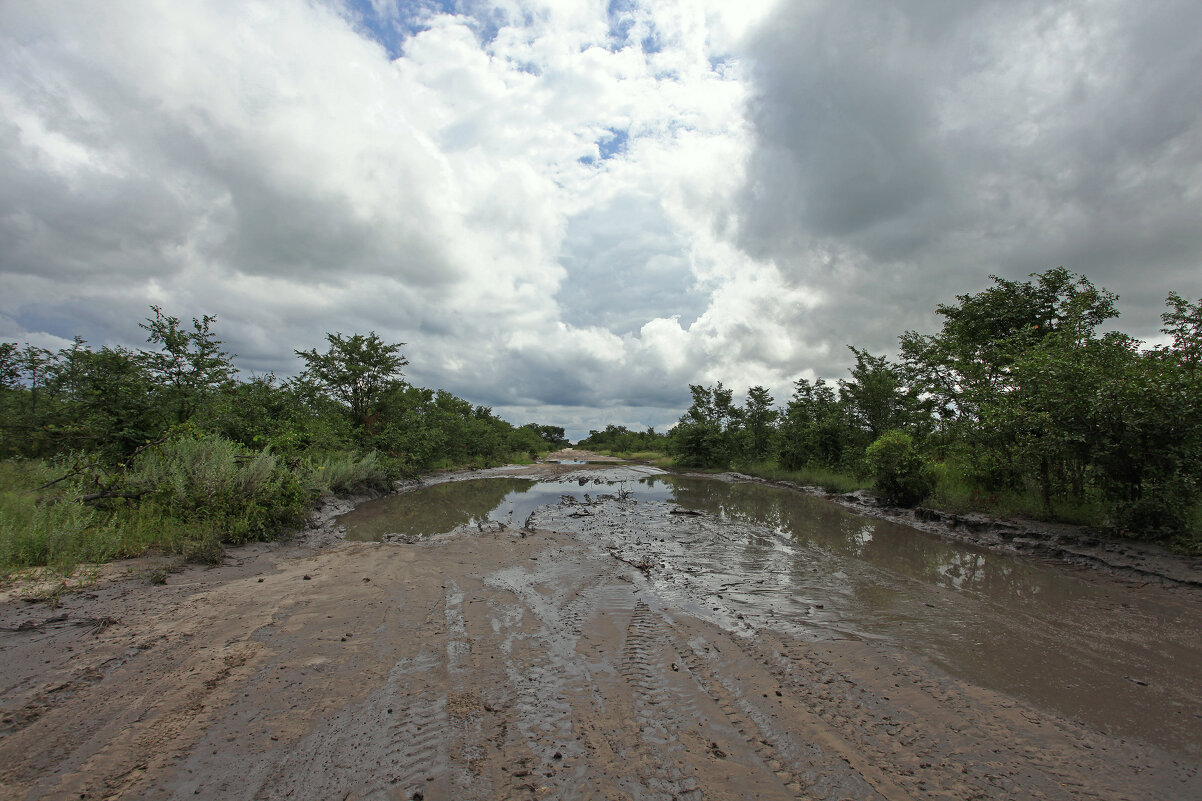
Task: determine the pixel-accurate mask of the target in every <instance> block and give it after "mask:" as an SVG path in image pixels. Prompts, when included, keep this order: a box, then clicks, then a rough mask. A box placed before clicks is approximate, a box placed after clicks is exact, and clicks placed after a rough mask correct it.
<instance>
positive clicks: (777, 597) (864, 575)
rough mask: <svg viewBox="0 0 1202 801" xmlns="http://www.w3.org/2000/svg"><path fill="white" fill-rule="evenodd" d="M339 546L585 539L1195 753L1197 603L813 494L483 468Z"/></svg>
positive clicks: (622, 472) (707, 592)
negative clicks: (396, 539)
mask: <svg viewBox="0 0 1202 801" xmlns="http://www.w3.org/2000/svg"><path fill="white" fill-rule="evenodd" d="M342 522H343V523H344V524H345V525H346V526H347V531H348V538H349V539H361V540H369V539H370V540H378V539H381V538H382V537H384V536H385V535H388V534H401V535H408V536H424V535H432V534H438V533H442V532H448V531H452V530H455V529H458V528H462V527H467V528H484V527H486V526H487V527H490V528H492V529H493V530H496V529H497V528H501V527H507V528H509V529H511V530H513V531H515V532H516V531H517V530H519V529H521V528H522V527H523V525H524V524H526V523H530V524H531V525H534V526H537V527H540V528H549V529H557V530H572V531H578V532H580V533H581V534H583V535H585V542H586V543H589V544H590V545H595V546H597V547H603V548H606V549H608V550H610V551H611V552H612V553H613V554H614V555H615V556H617V557H618V558H620V559H623V560H624V561H627V562H628V563H630V564H632V565H636V566H640V567H642V568H644V572H645V574H646V575H647V577H648V581H649V583H650V585H651V587H652V588H653V589H654V591H655V592H656V593H657V594H658V595H660V596H661V597H662V598H663V599H664V600H665V602H668V603H671V604H673V605H676V606H678V607H680V608H683V609H686V610H688V611H690V612H692V613H694V614H697V615H699V616H703V617H707V618H709V619H712V620H714V621H715V622H717V623H719V624H720V625H724V626H726V627H728V628H731V629H734V630H738V631H743V632H745V633H751V632H753V631H754V630H755V629H758V628H764V627H767V628H774V629H779V630H784V631H788V632H790V633H793V634H799V635H801V636H806V637H810V638H827V639H837V638H845V637H853V638H873V639H885V640H888V641H890V642H893V643H895V644H897V645H899V646H900V647H903V648H905V649H907V650H911V651H913V652H916V653H919V654H921V655H923V656H925V657H926V658H929V659H931V660H933V661H935V662H937V663H939V664H941V665H942V666H943V667H944V668H945V669H947V670H948V671H950V672H951V673H953V674H955V675H959V676H962V677H964V678H966V679H968V680H970V681H972V682H975V683H977V684H980V685H983V686H986V687H991V688H994V689H997V690H1000V691H1003V692H1006V693H1010V694H1013V695H1016V696H1018V697H1021V698H1024V699H1026V700H1028V701H1031V702H1034V703H1036V704H1038V705H1041V706H1045V707H1051V708H1053V709H1055V710H1057V711H1059V712H1060V713H1062V714H1065V715H1068V716H1069V717H1073V718H1077V719H1079V720H1082V721H1084V722H1087V723H1089V724H1091V725H1094V726H1096V727H1098V728H1101V729H1102V730H1105V731H1108V732H1110V733H1112V734H1117V735H1119V736H1133V737H1139V738H1141V739H1144V740H1147V741H1149V742H1153V743H1156V744H1157V745H1160V746H1162V747H1165V748H1167V749H1169V750H1171V751H1174V752H1177V753H1188V754H1191V755H1198V754H1202V696H1200V692H1202V690H1200V688H1199V686H1198V681H1197V679H1198V677H1199V676H1200V675H1202V638H1200V637H1199V634H1200V633H1202V608H1200V607H1199V605H1198V602H1197V600H1196V596H1195V595H1193V594H1190V593H1181V592H1174V591H1173V590H1171V589H1166V588H1162V587H1160V586H1155V585H1153V586H1147V587H1142V588H1141V587H1136V586H1134V585H1131V584H1128V583H1124V582H1119V581H1115V580H1113V579H1111V578H1109V577H1107V576H1104V575H1100V574H1096V573H1091V572H1078V571H1070V570H1064V569H1059V568H1057V567H1055V566H1051V565H1046V564H1043V563H1038V562H1031V561H1027V560H1023V559H1020V558H1018V557H1014V556H1011V555H1008V554H1004V553H997V552H993V551H989V550H985V549H981V548H976V547H973V546H969V545H962V544H958V543H955V542H952V541H948V540H944V539H942V538H939V537H936V536H933V535H928V534H925V533H923V532H920V531H917V530H915V529H911V528H908V527H905V526H899V525H895V524H891V523H888V522H884V521H879V520H873V519H869V518H864V517H860V516H858V515H854V514H851V513H849V512H847V511H845V510H844V509H842V508H840V507H838V506H835V505H833V504H830V503H828V502H826V501H824V500H822V499H820V498H815V497H811V496H808V495H804V494H801V493H798V492H794V491H790V490H785V489H780V488H776V487H770V486H765V485H761V484H754V483H728V482H724V481H721V480H717V479H709V478H697V477H684V476H672V475H667V474H663V473H662V472H660V471H656V470H654V469H651V468H643V469H637V470H636V469H631V468H605V469H591V468H590V469H582V470H577V471H574V472H572V473H569V474H567V475H566V476H563V477H561V478H560V479H559V480H555V481H536V480H531V479H522V478H512V477H509V478H477V479H471V480H464V481H454V482H450V483H445V484H439V485H434V486H429V487H424V488H421V489H418V490H414V491H411V492H407V493H404V494H401V495H396V496H390V497H388V498H382V499H379V500H377V501H373V502H370V503H367V504H363V505H362V506H360V507H359V508H358V509H356V510H355V511H354V512H351V513H350V514H348V515H346V516H344V517H343V518H342Z"/></svg>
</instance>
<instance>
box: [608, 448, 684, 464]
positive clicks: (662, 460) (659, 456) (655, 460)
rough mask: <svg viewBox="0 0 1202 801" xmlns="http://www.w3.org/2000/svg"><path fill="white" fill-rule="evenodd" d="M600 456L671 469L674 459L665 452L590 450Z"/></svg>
mask: <svg viewBox="0 0 1202 801" xmlns="http://www.w3.org/2000/svg"><path fill="white" fill-rule="evenodd" d="M588 450H590V451H592V452H593V453H595V454H597V455H598V456H612V457H614V458H615V459H629V460H631V461H636V462H650V463H651V464H654V465H658V466H660V467H670V466H671V465H672V457H671V456H669V455H668V454H666V453H664V452H663V451H615V450H610V449H608V448H589V449H588Z"/></svg>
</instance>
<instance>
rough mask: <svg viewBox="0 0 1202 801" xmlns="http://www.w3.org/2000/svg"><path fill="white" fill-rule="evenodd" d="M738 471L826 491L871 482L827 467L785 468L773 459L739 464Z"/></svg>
mask: <svg viewBox="0 0 1202 801" xmlns="http://www.w3.org/2000/svg"><path fill="white" fill-rule="evenodd" d="M738 469H739V472H742V473H747V474H748V475H751V476H757V477H759V478H766V479H768V480H770V481H792V482H793V483H795V484H801V485H804V486H812V487H822V488H823V489H824V490H827V491H828V492H854V491H855V490H860V489H867V488H868V487H870V486H871V484H870V483H869V482H867V481H864V480H862V479H859V478H857V477H856V476H853V475H851V474H848V473H841V472H839V471H837V470H832V469H830V468H827V467H803V468H800V469H797V470H787V469H785V468H783V467H781V466H780V465H779V464H778V463H777V462H775V461H762V462H751V463H749V464H743V465H739V467H738Z"/></svg>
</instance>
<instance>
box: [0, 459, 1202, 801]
mask: <svg viewBox="0 0 1202 801" xmlns="http://www.w3.org/2000/svg"><path fill="white" fill-rule="evenodd" d="M483 478H489V479H498V478H500V479H506V480H508V481H510V482H513V481H515V480H521V481H522V482H524V483H522V484H515V483H510V484H501V485H497V486H493V487H490V486H489V485H488V484H487V483H486V482H484V483H480V484H478V485H476V486H469V485H468V484H467V483H466V482H480V480H481V479H483ZM442 481H443V482H444V483H443V484H441V485H439V486H435V487H431V488H425V489H419V490H415V491H411V492H410V493H407V494H408V495H410V496H411V497H410V501H409V503H410V504H411V505H415V506H416V507H417V508H420V507H421V505H422V504H421V502H420V500H414V499H419V498H420V494H421V493H428V492H430V491H431V490H434V491H440V492H442V493H444V495H443V496H442V497H441V500H439V501H438V502H437V503H432V504H428V505H429V506H438V507H442V512H440V513H444V514H445V516H444V517H441V518H440V517H437V516H435V517H433V518H432V519H430V520H429V521H428V522H425V523H422V524H421V525H418V526H416V527H413V528H410V529H408V530H407V531H406V532H400V531H392V530H390V529H392V528H396V526H390V525H387V524H385V523H382V522H380V521H382V520H385V519H387V518H388V517H389V516H390V515H392V513H391V512H388V513H386V512H380V511H378V510H373V508H372V507H373V504H375V505H379V506H385V505H387V504H390V503H396V502H397V499H394V498H386V499H380V500H378V501H372V502H368V503H365V504H362V505H360V506H359V507H358V509H357V510H356V512H355V515H356V516H358V517H362V518H365V519H369V520H370V519H372V517H373V515H374V519H375V520H376V521H377V523H379V525H377V527H376V531H375V534H369V535H368V536H374V535H376V534H378V536H379V537H380V538H381V539H383V538H386V537H389V535H394V534H395V535H398V536H399V535H401V534H404V535H405V536H406V537H407V538H410V539H413V540H414V542H412V543H411V544H402V543H397V542H351V543H339V544H336V545H334V546H332V547H331V546H327V545H326V544H327V543H330V542H332V541H334V540H336V539H339V538H340V536H341V530H340V529H339V527H338V526H339V522H337V521H335V520H334V519H333V517H334V515H335V514H336V513H340V512H344V511H346V510H345V508H344V507H335V508H330V509H327V510H325V512H324V513H323V514H321V515H319V516H318V517H317V518H315V520H314V524H315V525H314V527H313V529H311V530H310V531H309V532H308V533H307V534H306V535H305V536H304V537H303V538H301V539H300V540H298V541H296V542H293V543H290V544H282V545H273V546H253V547H248V548H245V549H240V550H238V551H236V552H231V554H230V556H229V558H227V561H226V563H225V564H223V565H222V566H220V567H218V568H215V569H212V570H203V569H200V568H189V569H188V570H185V571H184V572H181V573H178V574H172V575H170V576H169V577H168V579H167V584H166V585H161V586H152V585H147V584H146V583H145V582H142V581H138V580H136V579H132V578H131V579H128V580H123V581H106V582H98V583H97V584H95V585H93V587H91V588H89V589H85V590H83V591H81V592H75V593H71V594H68V595H65V596H63V597H62V598H61V599H60V600H61V605H60V606H58V607H57V608H50V607H49V605H48V604H46V603H33V604H31V603H25V602H22V601H18V600H10V601H8V602H5V603H3V604H0V626H4V629H3V630H0V649H2V650H0V659H2V661H3V664H4V672H3V687H2V688H0V704H2V706H3V718H2V720H0V797H2V798H120V797H127V798H183V797H189V798H196V797H204V798H247V799H253V798H261V799H272V798H297V799H309V798H312V799H328V798H339V799H345V798H357V799H368V798H373V799H374V798H379V799H385V798H389V799H414V798H422V799H436V798H445V799H505V798H515V799H516V798H523V799H524V798H556V799H559V798H565V799H567V798H582V799H592V798H596V799H677V798H680V799H703V798H709V799H736V798H738V799H742V798H764V799H783V798H817V799H832V800H833V799H843V798H852V799H925V798H948V799H974V798H976V799H979V798H1001V797H1022V798H1053V799H1062V798H1063V799H1068V798H1082V797H1084V798H1106V799H1111V798H1114V799H1124V798H1130V799H1143V798H1161V799H1192V798H1197V797H1202V780H1200V778H1199V776H1198V767H1199V763H1200V762H1202V737H1200V736H1199V733H1198V732H1199V729H1200V728H1202V703H1200V700H1199V689H1198V687H1197V686H1196V685H1197V682H1196V677H1197V676H1198V675H1199V674H1200V671H1199V668H1200V667H1202V660H1200V659H1199V650H1198V649H1199V644H1198V642H1199V637H1198V633H1199V628H1200V625H1199V621H1202V616H1200V615H1199V612H1200V611H1202V599H1200V598H1199V595H1198V593H1197V591H1196V589H1195V588H1192V587H1189V586H1181V585H1178V586H1160V585H1156V586H1147V587H1139V586H1137V585H1135V584H1133V583H1132V582H1130V581H1123V580H1117V579H1115V578H1113V577H1111V576H1109V575H1107V574H1105V573H1100V572H1098V571H1091V572H1086V571H1073V570H1068V571H1066V570H1064V569H1061V568H1057V567H1054V566H1049V565H1046V564H1041V563H1033V562H1030V561H1029V560H1023V559H1021V558H1018V557H1015V556H1011V555H1008V554H1002V553H998V552H997V551H990V550H986V549H974V548H973V547H971V546H960V545H957V544H954V543H948V542H947V541H945V540H942V539H939V538H935V537H930V536H926V535H923V534H919V533H917V532H915V531H914V530H913V529H906V528H903V527H900V526H897V525H895V524H892V523H890V522H888V521H882V520H873V519H868V518H864V517H859V516H853V515H850V514H848V513H846V512H845V511H843V510H840V509H838V508H836V507H833V506H831V505H829V504H824V503H823V502H822V501H820V500H818V499H813V498H806V496H804V495H800V494H798V493H789V492H787V491H784V490H778V489H772V488H767V487H762V486H757V485H752V484H729V483H726V484H724V483H722V482H716V481H713V480H689V479H676V480H674V481H669V480H668V478H667V477H665V476H663V475H662V474H660V473H659V471H656V470H654V469H653V468H629V467H616V466H599V467H598V466H587V467H582V466H573V465H547V466H539V467H534V468H528V469H525V470H507V471H487V472H485V473H483V474H481V473H476V474H472V475H470V476H454V477H445V478H444V479H442ZM596 481H601V483H600V484H597V483H594V482H596ZM609 482H613V483H609ZM453 484H460V485H461V486H459V487H457V488H453ZM541 485H555V488H557V489H562V490H563V491H562V492H559V493H556V494H555V495H554V496H550V495H549V493H550V491H551V490H550V489H547V490H546V493H545V494H546V495H547V497H548V499H549V500H550V503H549V504H548V505H542V504H539V505H538V506H536V507H533V508H532V511H531V512H530V513H527V514H525V515H523V513H525V511H526V508H527V507H526V506H523V505H522V504H523V503H525V501H522V500H520V498H522V497H523V496H526V497H527V499H529V497H530V493H531V492H533V491H535V490H536V489H537V488H538V487H540V486H541ZM443 486H446V487H447V489H443ZM523 488H524V490H525V491H524V492H522V491H519V490H522V489H523ZM453 489H459V490H464V489H467V490H469V492H468V493H467V494H469V495H472V496H473V498H474V499H473V500H472V502H471V504H470V506H471V508H470V509H469V510H468V511H467V512H466V513H465V512H463V509H462V507H460V508H459V509H458V510H457V511H455V510H449V509H447V508H446V507H449V506H455V505H456V504H455V503H452V502H451V499H452V498H453V497H454V495H455V493H454V491H453ZM502 490H503V491H502ZM511 493H514V494H513V495H512V497H510V494H511ZM535 494H536V495H537V494H538V493H537V492H536V493H535ZM586 495H587V497H585V496H586ZM399 497H401V498H403V497H405V496H404V495H402V496H399ZM507 498H508V501H507V500H506V499H507ZM798 499H804V501H802V500H798ZM490 504H491V508H488V509H485V508H484V507H485V506H489V505H490ZM811 504H815V505H811ZM411 511H412V510H411ZM341 519H342V520H347V521H348V527H350V528H354V527H355V519H354V518H350V519H348V518H347V517H343V518H341ZM448 524H451V525H450V530H449V533H442V534H437V535H435V536H430V537H425V536H423V535H425V534H427V533H428V532H427V531H426V529H427V528H429V529H434V528H445V527H446V526H447V525H448ZM394 539H395V538H394ZM64 615H65V616H66V617H65V618H63V617H62V616H64ZM52 618H60V619H59V620H57V621H54V622H51V619H52ZM84 618H87V619H88V620H91V621H96V620H106V621H108V623H107V624H106V625H105V626H103V627H100V626H96V625H67V623H68V622H69V621H72V620H81V619H84Z"/></svg>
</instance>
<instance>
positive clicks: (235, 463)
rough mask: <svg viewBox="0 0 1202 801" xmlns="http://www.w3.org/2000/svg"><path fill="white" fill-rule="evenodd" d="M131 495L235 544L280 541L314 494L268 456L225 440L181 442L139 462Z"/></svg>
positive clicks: (130, 480) (189, 439)
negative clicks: (210, 528) (275, 538)
mask: <svg viewBox="0 0 1202 801" xmlns="http://www.w3.org/2000/svg"><path fill="white" fill-rule="evenodd" d="M128 485H129V488H130V490H131V491H132V492H134V493H138V492H140V493H143V494H145V495H148V496H150V499H152V500H153V501H154V502H156V503H157V504H159V505H160V506H161V507H162V508H163V509H164V511H165V513H166V514H169V515H170V516H172V517H175V518H178V519H179V520H180V521H183V522H185V523H189V524H195V523H204V524H208V525H211V526H213V527H215V528H216V529H218V530H219V531H220V532H221V533H222V538H223V539H225V540H227V541H231V542H246V541H247V540H252V539H265V538H268V537H272V536H275V535H277V534H279V533H280V532H281V531H283V530H284V529H285V528H286V527H288V526H290V525H295V524H296V523H298V522H299V521H300V520H301V519H302V518H303V516H304V514H305V512H306V511H307V510H308V508H309V505H310V503H311V502H312V500H313V492H312V491H311V490H310V489H309V488H307V487H306V486H304V484H302V482H301V480H300V476H298V475H297V474H296V473H295V472H294V471H292V470H289V469H288V468H287V467H286V466H285V465H283V464H281V463H280V461H279V460H278V459H277V458H276V457H275V456H274V455H273V454H271V453H270V452H268V451H259V452H250V453H247V452H244V450H243V449H242V448H241V447H240V446H238V445H237V444H235V443H233V442H231V441H230V440H228V439H225V438H224V437H219V436H215V435H204V436H200V437H179V438H175V439H171V440H168V441H167V442H165V443H163V444H162V445H158V446H156V447H154V448H152V449H150V450H149V451H147V452H146V453H144V454H142V455H141V456H140V457H139V458H138V462H137V464H136V465H135V466H134V469H133V470H132V471H131V472H130V474H129V477H128Z"/></svg>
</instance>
